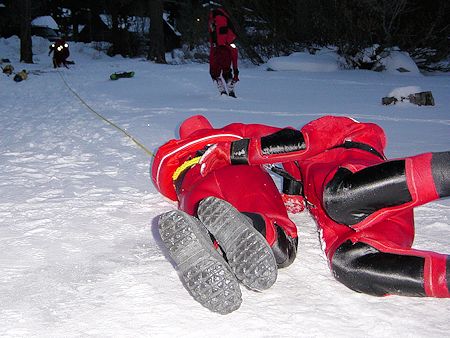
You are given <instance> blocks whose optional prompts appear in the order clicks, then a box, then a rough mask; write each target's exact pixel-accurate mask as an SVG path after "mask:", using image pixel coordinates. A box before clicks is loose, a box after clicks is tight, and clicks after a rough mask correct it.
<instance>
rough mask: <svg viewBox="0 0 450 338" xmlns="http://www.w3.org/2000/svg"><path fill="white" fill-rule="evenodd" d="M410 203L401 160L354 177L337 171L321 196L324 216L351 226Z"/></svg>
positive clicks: (358, 173) (379, 165) (362, 172)
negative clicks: (325, 214) (382, 211)
mask: <svg viewBox="0 0 450 338" xmlns="http://www.w3.org/2000/svg"><path fill="white" fill-rule="evenodd" d="M411 200H412V197H411V194H410V193H409V190H408V185H407V183H406V176H405V161H404V160H399V161H389V162H383V163H381V164H378V165H374V166H371V167H367V168H365V169H362V170H360V171H357V172H355V173H352V172H351V171H350V170H348V169H346V168H339V169H338V171H337V172H336V174H335V175H334V177H333V178H332V180H331V181H330V182H328V184H327V185H326V187H325V190H324V193H323V204H324V208H325V211H326V212H327V214H328V216H330V217H331V219H333V220H334V221H336V222H338V223H341V224H346V225H355V224H357V223H359V222H361V221H362V220H364V219H365V218H366V217H367V216H369V215H371V214H372V213H374V212H375V211H377V210H380V209H382V208H387V207H392V206H396V205H401V204H404V203H406V202H410V201H411Z"/></svg>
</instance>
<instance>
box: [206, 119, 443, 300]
mask: <svg viewBox="0 0 450 338" xmlns="http://www.w3.org/2000/svg"><path fill="white" fill-rule="evenodd" d="M385 145H386V137H385V134H384V132H383V130H382V129H381V128H380V127H379V126H377V125H375V124H372V123H359V122H357V121H355V120H352V119H350V118H346V117H333V116H325V117H322V118H319V119H317V120H315V121H312V122H310V123H308V124H306V125H305V126H304V127H303V128H301V129H300V130H296V129H291V128H286V129H283V130H279V131H277V132H275V133H268V134H265V135H264V136H259V137H254V138H243V139H241V140H235V141H227V142H223V143H220V144H217V145H215V146H214V148H213V150H212V151H210V152H209V153H208V154H206V155H205V156H204V157H203V158H202V159H201V161H200V164H201V166H202V171H201V173H202V174H203V175H208V173H209V172H210V171H211V170H217V168H220V167H221V166H223V165H229V164H230V163H231V164H234V163H236V164H239V167H242V165H243V164H246V165H249V166H253V165H262V164H266V163H281V162H282V163H284V168H285V169H286V170H287V171H288V172H289V173H290V174H291V175H292V176H293V177H294V178H295V179H296V180H298V181H301V182H303V187H304V197H305V199H306V201H307V202H308V203H307V205H308V209H309V211H310V212H311V214H312V215H313V216H314V217H315V219H316V223H317V225H318V229H319V233H320V235H321V240H322V246H323V250H324V252H325V254H326V256H327V258H328V262H329V265H330V268H331V270H332V273H333V275H334V276H335V278H336V279H337V280H338V281H340V282H342V283H343V284H345V285H346V286H347V287H349V288H351V289H353V290H355V291H357V292H363V293H366V294H370V295H374V296H385V295H390V294H396V295H403V296H423V297H450V258H449V256H448V255H445V254H440V253H435V252H430V251H422V250H416V249H414V248H412V244H413V240H414V217H413V208H414V207H416V206H420V205H422V204H424V203H427V202H430V201H433V200H436V199H438V198H444V197H448V196H450V151H447V152H435V153H425V154H420V155H416V156H412V157H406V158H399V159H393V160H387V159H386V158H385V156H384V149H385ZM261 190H262V188H261Z"/></svg>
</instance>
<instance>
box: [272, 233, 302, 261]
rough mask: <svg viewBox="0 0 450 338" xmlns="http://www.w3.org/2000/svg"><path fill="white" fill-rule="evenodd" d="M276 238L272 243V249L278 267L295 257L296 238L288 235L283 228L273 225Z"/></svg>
mask: <svg viewBox="0 0 450 338" xmlns="http://www.w3.org/2000/svg"><path fill="white" fill-rule="evenodd" d="M275 230H276V231H277V240H276V242H275V243H274V244H273V245H272V251H273V254H274V256H275V260H276V261H277V265H278V267H279V268H285V267H287V266H289V265H291V264H292V262H294V260H295V257H297V247H298V238H297V237H295V238H292V237H290V236H288V235H287V234H286V233H285V232H284V230H283V229H281V228H280V227H279V226H278V225H275Z"/></svg>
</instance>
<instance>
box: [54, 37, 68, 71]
mask: <svg viewBox="0 0 450 338" xmlns="http://www.w3.org/2000/svg"><path fill="white" fill-rule="evenodd" d="M51 53H53V68H58V67H61V66H64V67H66V68H69V67H67V65H68V64H69V63H72V62H69V61H67V58H68V57H69V55H70V52H69V44H68V43H67V42H66V41H64V40H62V39H59V40H56V41H55V42H53V43H52V44H51V45H50V47H49V52H48V55H49V56H50V54H51Z"/></svg>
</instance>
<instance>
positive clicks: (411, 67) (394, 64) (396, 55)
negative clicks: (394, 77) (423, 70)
mask: <svg viewBox="0 0 450 338" xmlns="http://www.w3.org/2000/svg"><path fill="white" fill-rule="evenodd" d="M379 63H380V65H382V66H384V68H385V70H386V72H387V73H391V74H402V75H415V76H416V75H420V71H419V68H418V67H417V65H416V63H415V62H414V60H413V59H411V57H410V56H409V54H408V53H407V52H401V51H395V50H394V51H391V52H390V53H389V56H387V57H385V58H382V59H381V60H380V61H379Z"/></svg>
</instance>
